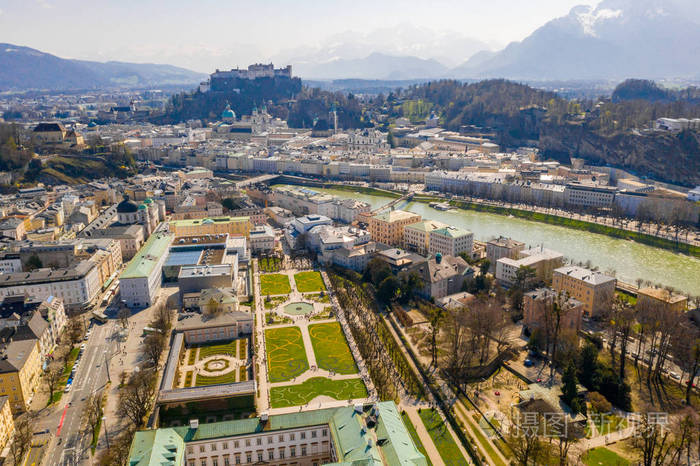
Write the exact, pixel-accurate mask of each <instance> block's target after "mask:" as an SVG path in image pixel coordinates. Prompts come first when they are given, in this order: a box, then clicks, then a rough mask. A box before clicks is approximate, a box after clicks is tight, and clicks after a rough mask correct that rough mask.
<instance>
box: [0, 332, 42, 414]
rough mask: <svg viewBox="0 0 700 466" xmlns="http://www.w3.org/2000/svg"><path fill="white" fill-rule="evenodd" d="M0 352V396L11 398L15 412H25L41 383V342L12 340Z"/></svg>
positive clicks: (11, 405) (11, 406)
mask: <svg viewBox="0 0 700 466" xmlns="http://www.w3.org/2000/svg"><path fill="white" fill-rule="evenodd" d="M0 354H1V355H2V356H1V357H0V396H7V397H8V398H9V401H10V408H11V409H12V412H13V413H21V412H24V411H26V409H27V408H28V407H29V403H30V402H31V400H32V397H33V396H34V392H35V391H36V388H37V386H38V385H39V376H40V375H41V355H40V354H39V342H38V341H37V340H19V341H10V342H9V343H7V344H5V345H4V346H3V348H2V350H1V353H0Z"/></svg>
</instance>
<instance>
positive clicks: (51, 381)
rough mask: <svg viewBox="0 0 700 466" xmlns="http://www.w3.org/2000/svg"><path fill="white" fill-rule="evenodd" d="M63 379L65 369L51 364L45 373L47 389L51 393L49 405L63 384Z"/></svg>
mask: <svg viewBox="0 0 700 466" xmlns="http://www.w3.org/2000/svg"><path fill="white" fill-rule="evenodd" d="M62 377H63V367H62V366H60V365H58V364H51V365H49V367H48V368H47V369H46V372H44V383H45V384H46V389H47V390H48V392H49V399H48V401H47V402H46V404H47V405H49V404H51V402H52V401H53V394H54V392H55V391H56V389H57V388H58V386H59V383H60V382H61V378H62Z"/></svg>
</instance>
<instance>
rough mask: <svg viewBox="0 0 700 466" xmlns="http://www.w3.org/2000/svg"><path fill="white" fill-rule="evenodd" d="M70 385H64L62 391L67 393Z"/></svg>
mask: <svg viewBox="0 0 700 466" xmlns="http://www.w3.org/2000/svg"><path fill="white" fill-rule="evenodd" d="M71 387H72V385H66V388H64V389H63V393H68V392H69V391H70V389H71Z"/></svg>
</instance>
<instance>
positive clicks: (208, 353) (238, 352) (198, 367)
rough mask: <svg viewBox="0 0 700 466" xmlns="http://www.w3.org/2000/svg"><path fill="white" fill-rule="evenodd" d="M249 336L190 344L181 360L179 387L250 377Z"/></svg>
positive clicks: (226, 381) (241, 380) (232, 381)
mask: <svg viewBox="0 0 700 466" xmlns="http://www.w3.org/2000/svg"><path fill="white" fill-rule="evenodd" d="M249 345H250V343H249V339H248V338H238V339H236V340H231V341H227V342H216V343H209V344H197V345H190V346H187V347H186V348H185V351H184V352H183V356H182V358H181V361H180V367H179V377H178V382H177V387H178V388H188V387H201V386H206V385H219V384H229V383H237V382H245V381H247V380H249V379H250V373H249V372H250V368H249V367H248V365H249V361H248V349H249Z"/></svg>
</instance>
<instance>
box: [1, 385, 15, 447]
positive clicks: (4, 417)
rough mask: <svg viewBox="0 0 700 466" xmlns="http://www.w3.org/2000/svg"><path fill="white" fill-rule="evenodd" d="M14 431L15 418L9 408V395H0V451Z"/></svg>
mask: <svg viewBox="0 0 700 466" xmlns="http://www.w3.org/2000/svg"><path fill="white" fill-rule="evenodd" d="M14 432H15V419H14V418H13V417H12V410H11V409H10V397H9V396H7V395H5V396H0V451H3V450H4V449H5V447H6V446H7V442H9V441H10V439H11V438H12V435H13V434H14Z"/></svg>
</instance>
